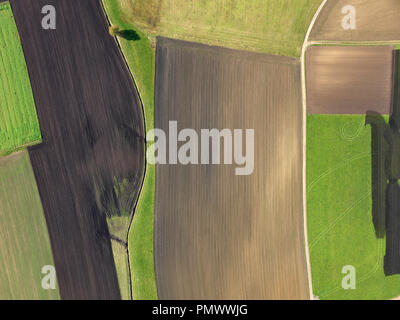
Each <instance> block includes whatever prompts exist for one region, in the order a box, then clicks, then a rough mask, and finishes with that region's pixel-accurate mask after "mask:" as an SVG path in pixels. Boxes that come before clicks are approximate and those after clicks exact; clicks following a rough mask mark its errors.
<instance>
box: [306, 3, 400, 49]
mask: <svg viewBox="0 0 400 320" xmlns="http://www.w3.org/2000/svg"><path fill="white" fill-rule="evenodd" d="M346 5H352V6H354V7H355V9H356V29H355V30H343V28H342V24H341V21H342V19H343V17H344V16H345V14H342V8H343V7H344V6H346ZM399 17H400V1H399V0H379V1H377V0H329V1H328V2H327V4H326V5H325V7H324V9H323V10H322V12H321V14H320V16H319V17H318V19H317V21H316V24H315V26H314V29H313V31H312V33H311V36H310V40H343V41H358V40H364V41H367V40H371V41H374V40H376V41H385V40H400V18H399Z"/></svg>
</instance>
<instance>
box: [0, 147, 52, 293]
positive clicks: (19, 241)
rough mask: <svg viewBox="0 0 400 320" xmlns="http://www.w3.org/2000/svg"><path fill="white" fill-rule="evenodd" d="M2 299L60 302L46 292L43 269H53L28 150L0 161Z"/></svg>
mask: <svg viewBox="0 0 400 320" xmlns="http://www.w3.org/2000/svg"><path fill="white" fill-rule="evenodd" d="M0 231H1V244H0V268H1V273H0V299H17V300H20V299H30V300H32V299H34V300H36V299H59V292H58V287H57V288H56V289H55V290H44V289H43V288H42V286H41V281H42V277H44V275H43V274H42V268H43V267H44V266H46V265H53V264H54V263H53V257H52V253H51V248H50V240H49V235H48V232H47V228H46V221H45V217H44V214H43V208H42V204H41V202H40V197H39V192H38V189H37V186H36V182H35V176H34V174H33V170H32V167H31V163H30V161H29V155H28V152H27V151H26V150H24V151H20V152H16V153H14V154H12V155H9V156H7V157H1V158H0Z"/></svg>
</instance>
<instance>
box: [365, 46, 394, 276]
mask: <svg viewBox="0 0 400 320" xmlns="http://www.w3.org/2000/svg"><path fill="white" fill-rule="evenodd" d="M399 63H400V51H398V50H396V51H395V52H394V74H393V76H394V86H393V105H392V106H393V109H392V114H391V115H390V118H389V123H388V124H387V123H386V122H385V119H384V118H383V116H382V115H380V114H378V113H375V112H367V115H366V118H365V124H366V125H368V124H369V125H371V130H372V131H371V139H372V141H371V151H372V152H371V153H372V221H373V224H374V227H375V235H376V237H377V238H384V237H385V235H386V252H385V258H384V272H385V275H387V276H388V275H394V274H400V186H399V181H400V180H399V179H400V65H399Z"/></svg>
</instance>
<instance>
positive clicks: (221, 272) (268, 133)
mask: <svg viewBox="0 0 400 320" xmlns="http://www.w3.org/2000/svg"><path fill="white" fill-rule="evenodd" d="M300 97H301V87H300V65H299V62H298V61H297V60H295V59H290V58H285V57H278V56H270V55H263V54H255V53H247V52H242V51H235V50H230V49H223V48H217V47H209V46H204V45H199V44H193V43H189V42H183V41H177V40H170V39H165V38H159V39H158V43H157V53H156V96H155V103H156V109H155V127H156V128H161V129H163V130H165V131H166V132H168V122H169V121H171V120H177V122H178V130H181V129H183V128H193V129H195V130H196V131H197V132H200V131H199V130H200V129H202V128H209V129H211V128H217V129H220V130H221V129H223V128H229V129H254V130H255V166H254V172H253V174H252V175H249V176H236V175H235V170H234V168H235V166H233V165H188V166H184V165H157V166H156V195H155V197H156V198H155V201H156V203H155V265H156V280H157V288H158V295H159V297H160V298H161V299H214V298H215V299H306V298H308V282H307V269H306V258H305V249H304V237H303V215H302V187H301V184H302V179H301V168H302V161H301V159H302V153H301V152H302V151H301V150H302V148H301V141H302V133H301V118H302V116H301V115H302V112H301V99H300Z"/></svg>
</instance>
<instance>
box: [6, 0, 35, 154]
mask: <svg viewBox="0 0 400 320" xmlns="http://www.w3.org/2000/svg"><path fill="white" fill-rule="evenodd" d="M40 140H41V134H40V127H39V121H38V117H37V114H36V108H35V102H34V100H33V95H32V88H31V85H30V82H29V75H28V70H27V68H26V64H25V58H24V53H23V51H22V46H21V42H20V39H19V35H18V30H17V27H16V25H15V21H14V17H13V13H12V10H11V7H10V3H9V2H1V1H0V154H1V155H6V154H9V153H11V152H13V151H14V150H16V149H20V148H22V147H23V146H25V147H26V146H27V145H31V144H35V143H38V142H40Z"/></svg>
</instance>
